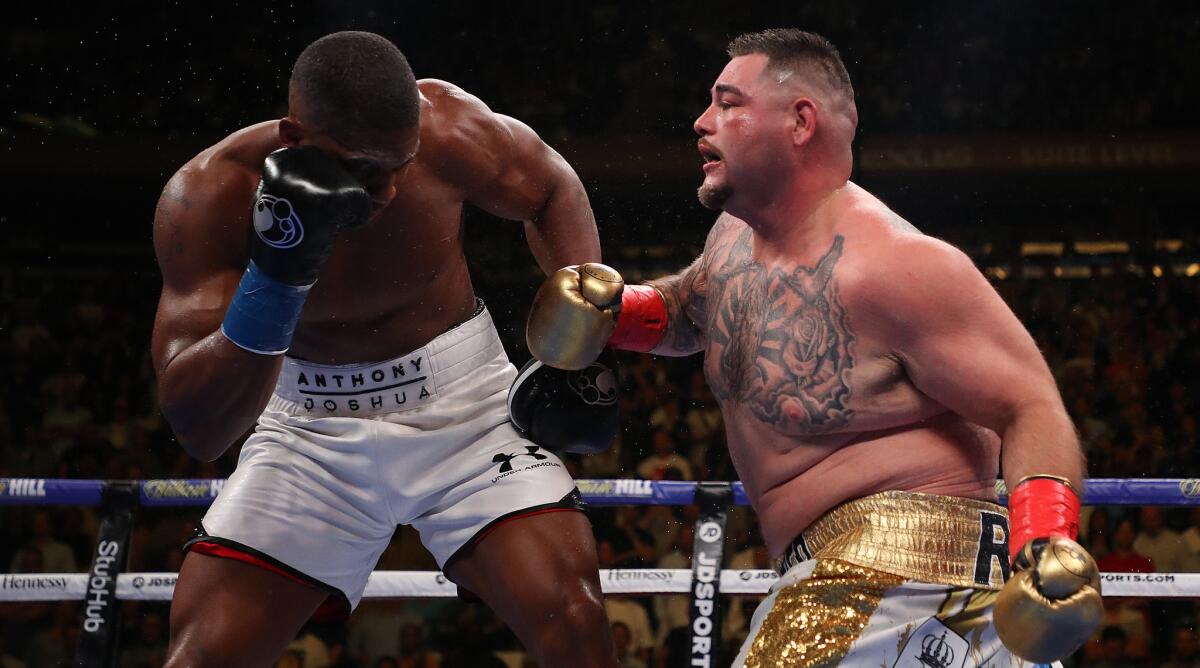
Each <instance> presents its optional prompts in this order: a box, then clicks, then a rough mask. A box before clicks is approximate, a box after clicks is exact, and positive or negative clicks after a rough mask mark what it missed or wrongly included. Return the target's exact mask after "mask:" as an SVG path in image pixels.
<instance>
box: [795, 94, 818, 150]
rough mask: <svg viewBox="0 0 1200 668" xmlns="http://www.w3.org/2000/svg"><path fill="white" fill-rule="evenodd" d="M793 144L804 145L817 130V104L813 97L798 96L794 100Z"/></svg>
mask: <svg viewBox="0 0 1200 668" xmlns="http://www.w3.org/2000/svg"><path fill="white" fill-rule="evenodd" d="M791 113H792V119H793V121H794V123H795V125H793V126H792V145H793V146H796V147H800V146H803V145H805V144H807V143H808V141H809V140H810V139H812V137H813V134H814V133H815V132H816V130H817V104H816V103H815V102H813V101H812V99H811V98H807V97H798V98H796V99H794V100H792V105H791Z"/></svg>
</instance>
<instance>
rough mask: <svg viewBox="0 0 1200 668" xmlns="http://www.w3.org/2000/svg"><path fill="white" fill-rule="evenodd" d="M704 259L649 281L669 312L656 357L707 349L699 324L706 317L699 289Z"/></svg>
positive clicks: (679, 354) (655, 351)
mask: <svg viewBox="0 0 1200 668" xmlns="http://www.w3.org/2000/svg"><path fill="white" fill-rule="evenodd" d="M702 266H703V263H702V259H701V258H697V259H696V261H695V262H693V263H692V264H691V266H689V267H688V268H687V269H685V270H683V271H682V272H680V273H678V274H675V275H673V276H666V277H664V278H659V279H655V280H653V281H649V284H650V285H652V286H654V287H655V288H657V289H658V291H659V293H660V294H661V295H662V296H663V301H664V302H665V303H666V309H667V331H666V334H665V335H664V336H663V338H662V340H661V341H660V342H659V343H658V345H657V346H655V347H654V350H652V351H651V352H652V353H654V354H655V355H668V356H673V357H674V356H682V355H691V354H692V353H697V352H700V351H701V350H704V335H703V333H702V332H701V331H700V327H699V326H698V325H697V324H696V323H697V322H699V321H700V318H702V317H703V314H704V309H705V302H704V295H703V294H702V293H701V292H700V291H699V290H697V289H696V285H697V284H698V282H699V280H698V277H699V273H700V272H701V271H702Z"/></svg>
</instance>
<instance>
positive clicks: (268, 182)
mask: <svg viewBox="0 0 1200 668" xmlns="http://www.w3.org/2000/svg"><path fill="white" fill-rule="evenodd" d="M370 212H371V200H370V197H369V196H368V195H367V191H366V190H365V189H364V188H363V187H362V185H361V184H359V183H358V181H356V180H355V179H354V177H352V176H350V174H349V173H348V172H347V171H346V170H345V169H342V166H341V165H340V164H338V162H337V160H335V159H333V158H332V157H330V156H329V155H326V154H325V152H324V151H322V150H321V149H319V148H316V147H315V146H296V147H292V148H281V149H279V150H278V151H275V152H274V153H272V154H270V155H268V156H267V159H266V161H265V162H264V163H263V174H262V180H261V181H259V183H258V193H257V195H256V196H255V201H254V208H253V210H252V212H251V219H252V221H253V226H252V229H251V234H250V266H248V267H247V268H246V273H245V274H243V275H242V281H241V283H240V284H238V288H237V290H236V291H234V293H233V300H232V301H231V302H230V304H229V307H228V308H227V309H226V310H225V320H224V321H223V322H222V323H221V332H222V333H223V334H224V335H225V338H227V339H229V340H230V341H231V342H233V343H234V344H236V345H237V346H239V347H241V348H244V349H246V350H249V351H250V352H252V353H258V354H261V355H281V354H283V353H285V352H287V349H288V346H289V345H291V341H292V334H293V333H294V332H295V330H296V324H297V323H298V322H299V321H300V311H301V309H303V308H304V300H305V299H307V297H308V290H309V288H311V287H312V285H313V283H315V282H316V280H317V272H319V271H320V269H321V265H322V264H323V263H324V262H325V258H326V257H327V256H328V255H329V251H330V250H331V249H332V248H333V242H334V240H335V239H336V238H337V235H338V233H339V232H341V231H342V230H345V229H349V228H354V227H359V226H361V225H364V224H365V223H366V222H367V221H368V220H369V218H370Z"/></svg>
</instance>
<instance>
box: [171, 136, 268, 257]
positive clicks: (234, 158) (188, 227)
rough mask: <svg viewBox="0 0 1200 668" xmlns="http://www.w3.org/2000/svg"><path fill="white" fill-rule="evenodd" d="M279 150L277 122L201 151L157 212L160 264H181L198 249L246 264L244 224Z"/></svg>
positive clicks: (175, 181) (179, 175)
mask: <svg viewBox="0 0 1200 668" xmlns="http://www.w3.org/2000/svg"><path fill="white" fill-rule="evenodd" d="M275 148H278V145H277V136H276V134H275V132H274V122H270V123H261V124H258V125H254V126H250V127H248V128H244V129H242V130H239V131H238V132H235V133H233V134H232V135H230V136H228V137H226V138H225V139H223V140H221V141H220V142H218V143H216V144H214V145H213V146H211V147H209V148H207V149H205V150H204V151H201V152H200V153H199V154H197V155H196V156H195V157H194V158H192V159H191V160H189V161H188V162H187V163H185V164H184V165H183V166H182V167H180V168H179V170H178V171H177V172H175V174H174V175H173V176H172V177H171V179H170V180H169V181H167V183H166V185H165V186H164V187H163V191H162V194H161V195H160V196H159V200H158V204H157V205H156V207H155V211H154V246H155V252H156V254H157V256H158V259H159V262H160V263H162V264H164V265H166V264H168V263H172V264H173V263H178V262H181V261H182V258H183V251H184V250H185V249H189V250H190V251H192V254H194V252H195V250H196V248H195V246H196V244H197V243H202V244H203V245H204V246H206V247H209V248H210V250H209V251H208V252H207V253H206V254H207V255H208V256H210V257H211V256H212V254H213V252H212V250H211V249H215V248H223V249H225V250H224V253H227V254H229V256H230V261H231V262H234V263H237V262H241V260H240V256H241V254H242V253H243V252H244V246H245V243H244V236H245V227H244V223H245V222H246V221H247V220H248V217H249V214H250V205H251V203H252V202H251V199H252V198H253V193H254V187H255V184H256V183H257V181H258V177H259V173H260V171H261V169H262V160H263V159H264V158H265V156H266V155H267V153H269V152H270V151H272V150H274V149H275Z"/></svg>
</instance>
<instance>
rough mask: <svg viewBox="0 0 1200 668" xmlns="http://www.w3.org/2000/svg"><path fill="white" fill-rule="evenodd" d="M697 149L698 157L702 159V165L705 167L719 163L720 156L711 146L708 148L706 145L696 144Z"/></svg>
mask: <svg viewBox="0 0 1200 668" xmlns="http://www.w3.org/2000/svg"><path fill="white" fill-rule="evenodd" d="M697 147H698V148H699V149H700V157H701V158H704V165H705V166H706V167H707V166H708V165H711V164H716V163H718V162H721V154H720V153H718V152H717V150H716V149H714V148H713V147H712V146H709V145H708V144H698V145H697Z"/></svg>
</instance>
